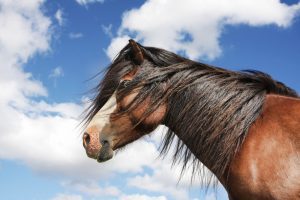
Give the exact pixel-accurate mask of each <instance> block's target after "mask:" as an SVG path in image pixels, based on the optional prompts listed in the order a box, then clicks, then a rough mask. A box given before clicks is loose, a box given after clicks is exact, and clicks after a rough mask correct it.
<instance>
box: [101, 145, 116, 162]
mask: <svg viewBox="0 0 300 200" xmlns="http://www.w3.org/2000/svg"><path fill="white" fill-rule="evenodd" d="M113 156H114V151H113V150H112V148H111V147H102V148H101V149H100V151H99V153H98V156H97V161H98V162H99V163H102V162H105V161H107V160H110V159H111V158H112V157H113Z"/></svg>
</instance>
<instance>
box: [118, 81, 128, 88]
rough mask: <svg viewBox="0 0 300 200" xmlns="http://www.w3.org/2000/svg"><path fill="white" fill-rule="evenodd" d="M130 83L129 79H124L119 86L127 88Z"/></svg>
mask: <svg viewBox="0 0 300 200" xmlns="http://www.w3.org/2000/svg"><path fill="white" fill-rule="evenodd" d="M128 84H129V80H122V81H121V82H120V84H119V88H126V87H127V86H128Z"/></svg>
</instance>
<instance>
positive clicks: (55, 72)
mask: <svg viewBox="0 0 300 200" xmlns="http://www.w3.org/2000/svg"><path fill="white" fill-rule="evenodd" d="M62 76H64V71H63V69H62V68H61V67H55V68H54V69H53V70H52V72H51V73H50V75H49V78H58V77H62Z"/></svg>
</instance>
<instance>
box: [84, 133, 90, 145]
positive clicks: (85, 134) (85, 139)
mask: <svg viewBox="0 0 300 200" xmlns="http://www.w3.org/2000/svg"><path fill="white" fill-rule="evenodd" d="M90 141H91V137H90V135H89V134H88V133H87V132H85V133H84V134H83V146H84V147H87V146H88V145H89V143H90Z"/></svg>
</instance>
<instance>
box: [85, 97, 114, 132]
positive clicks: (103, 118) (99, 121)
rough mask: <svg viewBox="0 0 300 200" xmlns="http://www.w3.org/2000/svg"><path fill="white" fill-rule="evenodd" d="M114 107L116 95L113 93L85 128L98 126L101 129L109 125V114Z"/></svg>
mask: <svg viewBox="0 0 300 200" xmlns="http://www.w3.org/2000/svg"><path fill="white" fill-rule="evenodd" d="M116 107H117V101H116V95H115V93H113V95H112V96H111V97H110V98H109V99H108V101H107V102H106V103H105V104H104V106H103V107H102V108H101V109H100V110H99V111H98V112H97V114H96V115H95V116H94V117H93V119H92V120H91V122H90V123H89V125H88V127H87V128H89V127H91V126H98V127H99V128H103V127H104V126H105V125H107V124H109V117H110V114H111V113H112V112H113V111H114V110H115V109H116Z"/></svg>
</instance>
